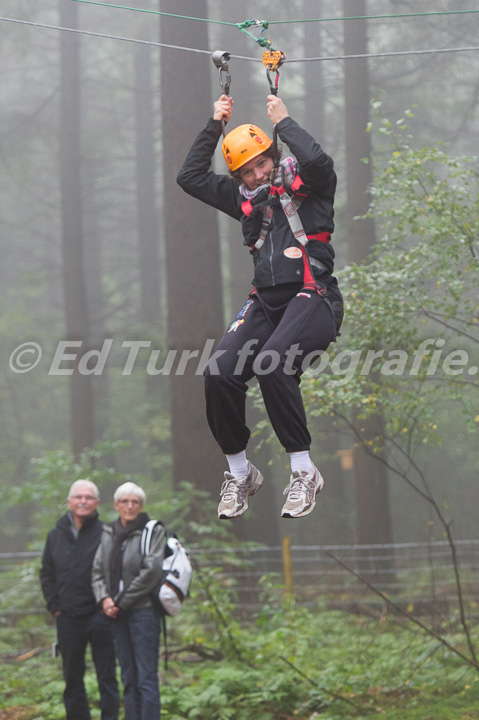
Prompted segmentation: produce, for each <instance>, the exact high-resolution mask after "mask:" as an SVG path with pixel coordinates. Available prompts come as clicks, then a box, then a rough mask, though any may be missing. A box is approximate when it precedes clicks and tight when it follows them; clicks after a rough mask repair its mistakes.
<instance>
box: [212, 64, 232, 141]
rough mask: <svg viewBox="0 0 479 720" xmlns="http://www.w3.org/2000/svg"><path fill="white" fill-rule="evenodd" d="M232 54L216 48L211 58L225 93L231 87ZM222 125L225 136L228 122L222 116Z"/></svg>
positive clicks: (224, 93) (227, 92)
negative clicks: (230, 64) (230, 66)
mask: <svg viewBox="0 0 479 720" xmlns="http://www.w3.org/2000/svg"><path fill="white" fill-rule="evenodd" d="M230 58H231V55H230V53H229V52H225V51H224V50H216V51H215V52H214V53H213V55H212V57H211V59H212V60H213V62H214V64H215V66H216V67H217V68H218V71H219V76H220V77H219V80H220V86H221V90H222V91H223V95H229V94H230V87H231V73H230V69H229V65H228V63H229V61H230ZM221 127H222V128H223V137H225V135H226V122H225V118H224V117H222V118H221Z"/></svg>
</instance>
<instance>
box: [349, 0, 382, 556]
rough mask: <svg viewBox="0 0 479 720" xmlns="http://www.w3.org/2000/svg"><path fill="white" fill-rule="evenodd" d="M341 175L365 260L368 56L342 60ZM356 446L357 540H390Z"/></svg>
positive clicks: (359, 256)
mask: <svg viewBox="0 0 479 720" xmlns="http://www.w3.org/2000/svg"><path fill="white" fill-rule="evenodd" d="M343 11H344V16H345V17H348V16H352V15H366V0H343ZM366 31H367V24H366V21H365V20H364V21H360V22H358V21H354V20H345V21H344V50H345V54H347V55H350V54H363V53H367V36H366ZM344 82H345V116H346V174H347V181H346V182H347V218H348V248H349V261H350V262H355V263H364V262H367V261H368V259H369V257H370V254H371V251H372V250H373V247H374V244H375V227H374V223H373V221H372V220H359V221H358V220H355V219H354V218H355V217H356V216H358V215H362V214H364V213H365V212H366V211H367V209H368V205H369V196H368V188H369V187H370V185H371V184H372V173H371V165H370V164H366V163H364V162H363V158H365V157H367V158H369V157H370V156H371V144H370V136H369V134H368V133H367V132H366V126H367V123H368V119H369V98H370V92H369V73H368V62H367V59H358V60H346V61H345V71H344ZM356 423H357V426H358V429H359V432H360V433H361V437H362V440H363V443H367V441H368V440H371V439H372V438H374V437H376V436H377V435H383V434H384V430H383V419H382V417H381V416H380V415H378V416H376V417H373V418H371V419H370V420H368V421H367V422H365V421H363V420H356ZM365 448H366V446H365V445H364V444H363V445H360V446H358V447H357V448H355V452H354V461H355V462H354V469H355V474H356V487H357V500H356V503H357V542H358V543H366V544H369V543H390V542H392V528H391V517H390V508H389V490H388V480H387V476H386V475H385V473H384V469H383V467H382V465H381V464H380V463H379V462H377V461H376V460H374V458H372V457H371V455H370V454H368V452H367V451H366V449H365Z"/></svg>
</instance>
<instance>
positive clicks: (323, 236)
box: [308, 231, 331, 243]
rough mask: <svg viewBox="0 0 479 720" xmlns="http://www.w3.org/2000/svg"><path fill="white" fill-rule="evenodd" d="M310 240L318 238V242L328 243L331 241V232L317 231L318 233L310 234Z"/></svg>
mask: <svg viewBox="0 0 479 720" xmlns="http://www.w3.org/2000/svg"><path fill="white" fill-rule="evenodd" d="M308 240H317V241H318V242H325V243H328V242H330V241H331V233H328V232H326V231H324V232H320V233H316V235H308Z"/></svg>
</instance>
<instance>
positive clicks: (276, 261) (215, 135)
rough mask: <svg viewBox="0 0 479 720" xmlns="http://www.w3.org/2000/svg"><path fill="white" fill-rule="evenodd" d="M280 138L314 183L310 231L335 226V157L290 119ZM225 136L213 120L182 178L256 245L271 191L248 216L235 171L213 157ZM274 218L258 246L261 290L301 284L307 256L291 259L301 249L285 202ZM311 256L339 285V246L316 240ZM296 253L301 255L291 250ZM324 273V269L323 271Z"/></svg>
mask: <svg viewBox="0 0 479 720" xmlns="http://www.w3.org/2000/svg"><path fill="white" fill-rule="evenodd" d="M276 129H277V132H278V136H279V138H280V139H281V140H282V141H283V142H284V143H286V144H287V145H288V147H289V149H290V150H291V152H292V153H293V155H294V156H295V158H296V160H297V161H298V163H299V175H300V177H301V180H302V181H303V183H304V184H305V185H306V186H308V188H309V194H308V196H307V197H306V198H305V199H304V201H303V202H302V204H301V206H300V207H299V211H298V212H299V216H300V218H301V222H302V224H303V227H304V230H305V232H306V234H307V235H316V234H318V233H320V232H327V233H332V232H333V230H334V222H333V217H334V209H333V204H334V193H335V190H336V173H335V171H334V164H333V160H332V159H331V158H330V157H329V155H327V154H326V153H325V152H324V150H323V149H322V148H321V146H320V145H319V144H318V143H317V142H316V141H315V140H314V138H313V137H312V136H311V135H310V134H309V133H308V132H307V131H306V130H304V129H303V128H301V127H300V126H299V125H298V123H297V122H296V121H295V120H293V119H292V118H290V117H286V118H284V119H283V120H281V122H279V123H278V124H277V125H276ZM221 135H222V126H221V122H220V121H218V120H214V119H213V118H210V120H209V121H208V124H207V125H206V127H205V128H204V130H202V131H201V132H200V134H199V135H198V137H197V138H196V140H195V142H194V143H193V146H192V148H191V150H190V152H189V153H188V156H187V158H186V160H185V162H184V164H183V167H182V168H181V170H180V172H179V174H178V177H177V182H178V184H179V185H180V186H181V187H182V188H183V190H185V191H186V192H187V193H188V194H189V195H192V196H193V197H195V198H198V199H199V200H202V201H203V202H204V203H207V204H208V205H211V206H213V207H214V208H216V209H217V210H221V211H222V212H224V213H226V214H227V215H229V216H231V217H232V218H235V219H236V220H240V221H241V223H242V229H243V237H244V244H245V245H248V246H249V247H251V248H253V246H254V244H255V242H256V240H257V239H258V236H259V234H260V230H261V223H262V220H263V206H264V202H265V200H266V199H267V197H268V190H262V191H261V192H260V194H259V195H258V196H257V197H255V199H254V200H253V201H252V202H253V206H254V208H256V211H253V213H252V214H251V215H250V216H249V217H247V216H246V215H245V214H244V212H243V210H242V207H241V206H242V203H243V202H244V201H245V198H244V197H243V195H242V194H241V193H240V191H239V183H238V182H237V181H236V180H235V179H234V178H233V177H231V176H230V175H218V174H216V173H214V172H212V171H211V169H210V166H211V160H212V157H213V155H214V152H215V149H216V146H217V144H218V140H219V139H220V137H221ZM273 208H274V212H273V218H272V222H271V225H270V228H269V230H268V233H267V235H266V239H265V243H264V245H263V247H262V248H261V250H260V251H258V250H254V252H253V261H254V265H255V275H254V285H255V286H256V287H257V288H259V289H261V288H265V287H272V286H275V285H280V284H283V283H291V282H295V283H298V282H301V281H302V279H303V260H302V258H301V257H299V258H295V257H288V256H287V255H285V254H284V251H285V250H286V249H287V248H292V247H295V248H299V247H300V246H299V242H298V241H297V240H296V239H295V237H294V235H293V233H292V230H291V228H290V226H289V223H288V220H287V218H286V215H285V213H284V211H283V208H282V207H281V205H280V204H279V200H278V199H277V198H275V200H274V203H273ZM307 250H308V254H309V255H310V257H314V258H316V259H317V260H320V261H321V262H322V263H324V265H325V266H326V270H327V272H324V271H323V272H322V273H321V271H317V270H316V268H314V269H313V272H314V273H315V275H316V273H317V272H318V277H321V280H322V281H323V282H325V283H326V284H327V285H330V284H331V283H333V284H334V285H335V284H336V280H335V278H332V277H331V273H332V272H333V268H334V250H333V248H332V246H331V245H330V244H329V243H325V242H320V241H317V240H310V242H309V243H308V245H307ZM288 254H289V255H291V254H292V255H294V254H295V253H288ZM319 273H321V274H320V275H319Z"/></svg>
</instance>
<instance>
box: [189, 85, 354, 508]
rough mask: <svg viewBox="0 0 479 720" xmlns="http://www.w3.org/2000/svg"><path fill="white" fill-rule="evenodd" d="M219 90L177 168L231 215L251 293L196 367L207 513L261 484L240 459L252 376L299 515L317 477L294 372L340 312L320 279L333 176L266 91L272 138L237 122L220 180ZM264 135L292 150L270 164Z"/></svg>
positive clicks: (311, 356) (328, 265) (225, 111)
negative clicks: (208, 481)
mask: <svg viewBox="0 0 479 720" xmlns="http://www.w3.org/2000/svg"><path fill="white" fill-rule="evenodd" d="M232 109H233V100H232V98H231V97H230V96H228V95H225V94H223V95H221V97H220V98H219V99H218V100H217V101H216V102H215V103H214V113H213V117H212V118H210V120H209V121H208V123H207V125H206V127H205V128H204V130H202V131H201V132H200V134H199V135H198V137H197V138H196V140H195V141H194V143H193V146H192V148H191V150H190V151H189V153H188V156H187V158H186V160H185V162H184V165H183V167H182V169H181V170H180V173H179V175H178V178H177V180H178V183H179V184H180V186H181V187H182V188H183V190H185V191H186V192H187V193H188V194H190V195H192V196H193V197H195V198H198V199H199V200H201V201H202V202H204V203H207V204H208V205H211V206H213V207H214V208H216V209H218V210H221V211H222V212H224V213H226V214H227V215H229V216H231V217H233V218H235V219H236V220H239V221H240V222H241V225H242V230H243V237H244V244H245V245H246V246H247V247H249V249H250V252H251V254H252V256H253V263H254V281H253V286H254V289H253V291H252V292H251V293H250V294H249V296H248V298H247V300H246V302H245V304H244V306H243V307H242V309H241V310H240V312H239V313H238V315H237V316H236V318H235V320H234V321H233V322H232V323H231V325H230V326H229V328H228V329H227V331H226V332H225V334H224V336H223V338H222V339H221V341H220V342H219V344H218V346H217V348H216V351H215V353H214V355H213V356H212V358H211V359H210V362H209V363H208V365H207V366H206V369H205V392H206V412H207V418H208V423H209V426H210V429H211V431H212V433H213V435H214V437H215V439H216V441H217V442H218V444H219V446H220V447H221V449H222V451H223V453H224V454H225V455H226V459H227V462H228V465H229V472H225V474H224V482H223V484H222V487H221V493H220V503H219V506H218V516H219V517H220V518H234V517H238V516H240V515H242V514H243V513H244V512H245V511H246V510H247V508H248V497H249V496H250V495H254V494H255V493H256V492H257V491H258V490H259V489H260V487H261V485H262V484H263V476H262V474H261V473H260V471H259V470H258V469H257V468H256V467H255V466H254V465H253V464H252V463H251V462H250V461H249V460H248V459H247V456H246V448H247V444H248V440H249V437H250V430H249V428H248V426H247V424H246V417H245V406H246V393H247V389H248V385H247V383H248V382H249V381H250V380H251V379H252V378H253V377H254V376H256V377H257V379H258V382H259V386H260V389H261V392H262V396H263V399H264V404H265V408H266V411H267V413H268V417H269V419H270V421H271V424H272V427H273V429H274V432H275V433H276V435H277V437H278V439H279V441H280V443H281V444H282V446H283V447H284V449H285V450H286V452H287V453H289V456H290V462H291V477H290V481H289V483H288V485H287V487H286V489H285V490H284V494H285V495H286V496H287V498H286V502H285V503H284V506H283V509H282V512H281V515H282V517H285V518H296V517H303V516H305V515H308V514H309V513H310V512H311V511H312V510H313V508H314V507H315V505H316V495H317V493H318V492H319V491H320V490H321V488H322V487H323V484H324V481H323V478H322V476H321V474H320V472H319V470H318V469H317V467H316V466H315V465H314V464H313V462H312V461H311V459H310V456H309V450H310V445H311V435H310V433H309V430H308V426H307V421H306V414H305V410H304V405H303V400H302V396H301V391H300V380H301V375H302V373H303V372H304V371H305V370H306V369H307V368H308V367H309V366H310V365H311V364H312V362H314V360H317V359H318V357H319V356H320V354H321V352H322V351H325V350H326V349H327V348H328V346H329V344H330V343H331V342H332V341H333V340H334V339H335V338H336V334H337V332H338V330H339V327H340V325H341V320H342V315H343V303H342V297H341V293H340V291H339V289H338V285H337V280H336V278H335V277H334V276H333V275H332V272H333V265H334V250H333V248H332V246H331V244H330V239H331V233H332V232H333V230H334V222H333V216H334V209H333V205H334V193H335V190H336V173H335V171H334V167H333V161H332V159H331V158H330V157H329V156H328V155H327V154H326V153H325V152H324V150H323V149H322V148H321V147H320V145H319V144H318V143H317V142H316V141H315V140H314V138H313V137H311V135H310V134H309V133H308V132H306V130H304V129H303V128H301V127H300V126H299V125H298V123H297V122H296V121H295V120H293V119H292V118H291V117H290V116H289V114H288V110H287V108H286V105H285V104H284V102H283V101H282V100H281V98H279V97H278V96H277V95H274V94H272V95H268V98H267V113H268V116H269V118H270V120H271V122H272V123H273V126H274V140H275V141H274V142H273V141H272V140H271V139H270V138H269V137H268V135H266V134H265V133H264V132H263V130H261V129H260V128H259V127H257V126H256V125H249V124H246V125H240V126H239V127H237V128H235V129H234V130H232V131H231V132H229V133H228V134H227V135H226V136H225V137H224V140H223V145H222V150H223V156H224V158H225V161H226V165H227V167H228V170H229V175H218V174H216V173H214V172H212V170H211V161H212V158H213V155H214V152H215V149H216V146H217V144H218V141H219V139H220V137H221V135H222V121H223V123H224V122H225V121H226V122H228V121H229V120H230V118H231V113H232ZM276 133H277V135H278V136H279V138H280V139H281V141H282V142H284V143H286V144H287V146H288V147H289V149H290V150H291V153H292V155H293V156H294V157H286V158H285V159H284V160H281V161H280V160H279V156H280V150H279V149H278V147H277V143H276Z"/></svg>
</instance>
